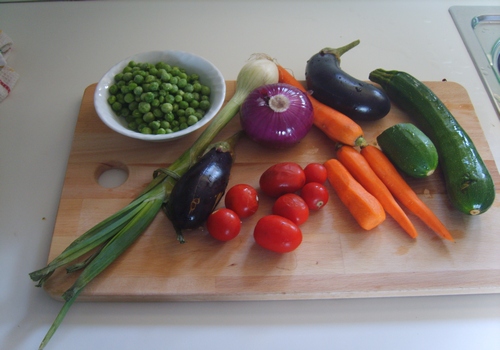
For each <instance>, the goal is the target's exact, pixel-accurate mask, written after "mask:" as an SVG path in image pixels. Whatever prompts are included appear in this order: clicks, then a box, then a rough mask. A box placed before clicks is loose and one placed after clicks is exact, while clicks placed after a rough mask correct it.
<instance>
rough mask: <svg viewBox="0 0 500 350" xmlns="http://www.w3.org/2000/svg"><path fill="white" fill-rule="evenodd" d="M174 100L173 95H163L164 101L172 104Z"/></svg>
mask: <svg viewBox="0 0 500 350" xmlns="http://www.w3.org/2000/svg"><path fill="white" fill-rule="evenodd" d="M174 102H175V96H174V95H170V94H168V95H167V96H165V103H170V104H173V103H174Z"/></svg>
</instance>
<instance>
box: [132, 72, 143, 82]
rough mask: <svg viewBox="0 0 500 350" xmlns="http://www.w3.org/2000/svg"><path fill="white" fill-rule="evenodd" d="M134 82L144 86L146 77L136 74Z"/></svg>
mask: <svg viewBox="0 0 500 350" xmlns="http://www.w3.org/2000/svg"><path fill="white" fill-rule="evenodd" d="M134 82H136V83H137V84H142V83H143V82H144V76H142V75H141V74H136V75H135V76H134Z"/></svg>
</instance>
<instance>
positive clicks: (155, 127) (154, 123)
mask: <svg viewBox="0 0 500 350" xmlns="http://www.w3.org/2000/svg"><path fill="white" fill-rule="evenodd" d="M148 126H149V127H150V128H151V130H158V129H159V128H160V122H159V121H157V120H153V121H152V122H151V123H149V125H148Z"/></svg>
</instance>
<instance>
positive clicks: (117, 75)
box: [114, 73, 123, 82]
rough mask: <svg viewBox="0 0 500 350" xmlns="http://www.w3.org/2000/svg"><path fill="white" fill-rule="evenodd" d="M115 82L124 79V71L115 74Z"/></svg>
mask: <svg viewBox="0 0 500 350" xmlns="http://www.w3.org/2000/svg"><path fill="white" fill-rule="evenodd" d="M114 79H115V82H119V81H121V80H122V79H123V73H118V74H116V75H115V78H114Z"/></svg>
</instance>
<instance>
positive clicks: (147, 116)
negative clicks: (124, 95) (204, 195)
mask: <svg viewBox="0 0 500 350" xmlns="http://www.w3.org/2000/svg"><path fill="white" fill-rule="evenodd" d="M142 120H144V122H145V123H151V122H152V121H153V120H155V116H154V115H153V113H151V112H147V113H145V114H144V115H143V116H142Z"/></svg>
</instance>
